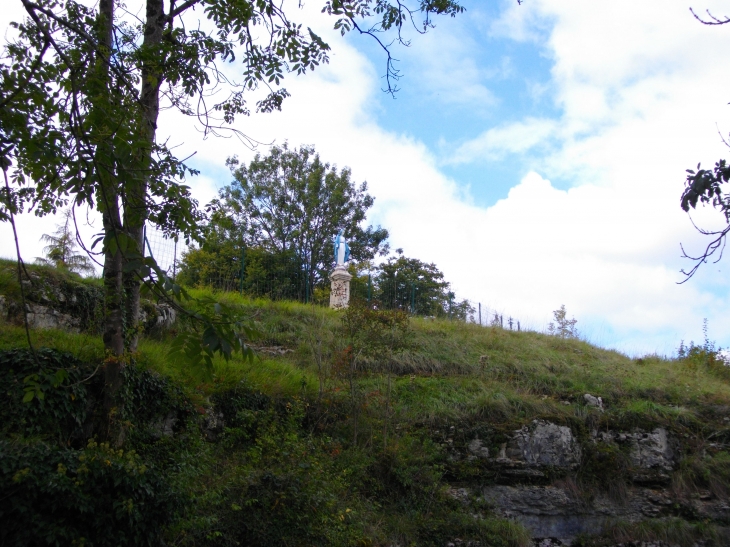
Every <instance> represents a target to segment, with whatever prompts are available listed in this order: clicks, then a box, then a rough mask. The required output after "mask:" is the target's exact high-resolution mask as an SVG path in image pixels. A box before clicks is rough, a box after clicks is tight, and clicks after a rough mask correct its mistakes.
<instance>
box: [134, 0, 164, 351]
mask: <svg viewBox="0 0 730 547" xmlns="http://www.w3.org/2000/svg"><path fill="white" fill-rule="evenodd" d="M165 23H166V16H165V10H164V2H163V0H147V12H146V21H145V31H144V41H143V43H142V50H143V52H144V53H145V54H146V56H147V57H146V61H145V62H144V64H143V65H142V89H141V94H140V105H141V107H142V113H141V114H142V120H141V143H142V145H141V150H140V154H141V158H140V160H141V161H140V163H141V166H142V169H141V170H140V172H141V174H142V175H141V176H140V177H138V178H135V179H134V180H133V181H132V182H131V183H130V184H129V185H128V186H127V188H126V202H125V207H124V228H125V231H126V233H127V234H128V235H129V237H130V238H131V239H132V240H133V241H134V242H135V243H136V244H137V251H138V252H139V253H140V254H143V251H144V225H145V221H146V220H147V212H148V211H147V201H146V200H147V187H148V184H147V179H148V176H149V173H150V167H151V165H152V150H153V147H154V144H155V136H156V132H157V118H158V116H159V113H160V86H161V85H162V79H163V75H162V73H161V71H160V68H159V64H158V63H156V62H155V61H158V60H159V61H162V60H161V59H159V56H158V55H157V54H156V50H157V48H158V46H159V45H160V44H161V43H162V36H163V32H164V30H165ZM140 283H141V279H140V277H139V275H138V272H137V271H136V270H131V271H127V272H125V273H124V291H125V298H126V305H125V312H126V323H127V328H128V335H127V348H128V349H129V351H130V352H134V351H136V350H137V343H138V340H139V331H138V325H139V315H140V295H139V289H140Z"/></svg>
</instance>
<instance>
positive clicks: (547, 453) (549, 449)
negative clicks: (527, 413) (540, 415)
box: [506, 420, 581, 467]
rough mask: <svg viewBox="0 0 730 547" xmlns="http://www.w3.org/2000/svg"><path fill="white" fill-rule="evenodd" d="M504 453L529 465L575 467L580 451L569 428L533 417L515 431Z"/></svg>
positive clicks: (578, 461)
mask: <svg viewBox="0 0 730 547" xmlns="http://www.w3.org/2000/svg"><path fill="white" fill-rule="evenodd" d="M506 456H507V457H508V458H510V459H520V460H522V461H524V462H525V463H526V464H528V465H532V466H538V465H539V466H542V465H544V466H554V467H577V465H578V464H579V463H580V456H581V450H580V445H579V444H578V442H577V440H576V439H575V437H573V432H572V431H571V430H570V428H569V427H566V426H562V425H557V424H554V423H551V422H546V421H544V420H534V421H533V422H532V424H531V425H530V426H525V427H523V428H522V429H519V430H517V431H515V435H514V437H513V438H512V440H511V441H510V442H509V443H508V446H507V450H506Z"/></svg>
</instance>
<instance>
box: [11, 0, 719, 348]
mask: <svg viewBox="0 0 730 547" xmlns="http://www.w3.org/2000/svg"><path fill="white" fill-rule="evenodd" d="M287 1H289V0H287ZM696 1H697V0H689V2H696ZM11 2H12V4H13V5H12V7H10V8H8V9H7V10H4V12H3V14H0V28H6V27H7V22H8V21H9V20H11V19H12V18H14V17H15V18H17V17H18V14H19V13H20V8H19V6H20V0H11ZM289 3H290V4H291V6H292V9H293V11H292V18H295V19H297V18H298V19H299V20H301V21H303V22H305V24H306V25H309V26H311V27H312V28H313V29H315V30H316V31H317V32H318V33H320V34H321V35H322V36H323V37H324V38H325V39H326V40H327V41H328V43H329V44H330V45H331V47H332V53H331V59H330V63H329V64H328V65H326V66H323V67H320V68H318V69H317V70H315V71H314V72H313V73H308V74H306V75H304V76H299V77H288V78H287V80H286V82H285V86H286V88H287V89H288V90H289V92H290V93H291V95H292V96H291V98H289V99H287V100H286V101H285V103H284V107H283V111H282V112H277V113H273V114H265V115H252V116H251V117H248V118H241V119H239V120H237V122H236V129H238V130H240V131H242V132H243V133H245V134H246V135H248V136H249V137H251V138H252V139H255V140H256V141H258V142H259V143H261V144H259V145H258V146H257V147H256V148H255V149H254V150H252V149H250V148H248V147H246V146H245V145H244V143H242V142H241V141H240V140H238V139H236V138H233V137H229V138H208V139H203V138H202V135H201V133H200V131H199V128H196V127H195V124H194V123H193V122H192V121H191V120H190V119H187V118H184V117H182V116H180V115H178V114H176V113H174V112H171V111H168V112H165V113H164V114H163V116H162V117H161V120H160V125H159V127H160V129H159V135H160V136H161V137H162V138H169V143H170V144H174V145H178V146H179V148H178V150H179V153H180V155H181V156H186V155H188V154H191V153H195V156H194V157H193V159H192V164H193V165H194V166H195V167H196V168H198V169H199V170H200V171H201V174H200V176H198V177H195V178H193V179H190V180H188V181H187V182H188V184H190V186H191V187H192V189H193V192H194V195H195V196H196V197H197V199H198V200H199V201H200V202H201V203H207V202H208V201H209V200H210V199H211V198H213V197H214V196H215V195H216V192H217V190H218V189H219V188H221V187H223V186H225V185H226V184H229V183H230V182H231V176H230V173H229V171H228V170H227V168H226V167H225V160H226V158H227V157H230V156H232V155H238V156H239V157H240V159H241V160H242V161H244V162H246V161H249V160H250V159H251V158H252V157H253V155H254V154H255V153H257V152H258V153H262V154H265V153H266V150H267V149H268V145H269V144H281V143H283V142H285V141H288V143H289V144H290V146H299V145H302V144H311V145H314V146H315V147H316V150H317V151H318V152H319V153H320V156H321V157H322V159H323V160H324V161H327V162H330V163H332V164H336V165H337V166H339V167H344V166H348V167H350V168H351V169H352V176H353V179H354V180H355V181H357V182H360V181H367V182H368V185H369V190H370V193H371V194H372V195H373V196H374V197H375V205H374V207H373V209H372V210H371V213H370V215H369V218H368V222H370V223H372V224H376V225H377V224H379V225H382V226H383V227H385V228H387V229H388V230H389V231H390V242H391V247H392V248H398V247H400V248H402V249H403V250H404V252H405V254H406V255H407V256H410V257H416V258H419V259H421V260H423V261H426V262H434V263H435V264H436V265H437V266H438V267H439V268H440V269H441V270H442V271H443V272H444V274H445V276H446V279H447V280H449V281H450V282H451V283H452V286H453V288H454V289H455V291H456V292H457V295H458V296H459V297H461V298H468V299H469V300H471V301H472V302H473V303H481V304H482V308H483V315H484V316H486V315H487V313H495V312H498V313H501V314H503V315H504V316H505V319H506V318H507V317H508V316H511V317H513V318H515V319H518V320H520V321H521V324H522V325H523V326H526V327H529V328H533V329H535V330H545V329H546V327H547V325H548V323H549V322H550V321H551V319H552V311H553V310H556V309H558V308H559V307H560V306H561V305H565V307H566V309H567V311H568V315H569V316H571V317H575V318H576V319H577V320H578V323H577V325H576V326H577V328H578V330H579V332H580V333H581V334H582V336H584V337H585V338H586V339H587V340H588V341H590V342H593V343H596V344H598V345H601V346H603V347H608V348H613V349H617V350H619V351H622V352H625V353H627V354H629V355H632V356H636V355H642V354H648V353H654V352H656V353H659V354H662V355H671V354H673V353H675V352H676V349H677V347H678V346H679V343H680V341H681V340H684V342H685V343H687V342H688V341H690V340H694V341H695V342H698V343H699V342H702V341H703V332H702V326H703V320H704V319H707V325H708V336H709V338H710V339H711V340H713V341H715V342H716V343H717V344H719V345H721V346H723V347H727V346H730V314H728V313H727V311H726V310H727V309H728V307H729V304H730V262H728V261H730V257H729V258H727V259H725V260H723V261H721V262H719V263H717V264H706V265H704V266H703V267H702V268H701V269H700V271H699V272H698V274H697V275H696V276H695V277H694V278H693V279H691V280H689V281H687V282H686V283H684V284H678V282H680V281H682V280H683V279H684V276H683V275H682V274H681V273H680V270H681V269H682V268H685V269H687V268H689V267H691V263H690V262H689V261H687V260H686V259H682V256H681V255H682V253H681V249H680V243H682V244H683V245H684V246H685V248H686V249H687V250H688V252H690V253H691V252H698V251H700V250H701V249H703V248H704V246H703V239H702V238H701V236H699V234H697V233H696V232H695V230H694V228H693V226H692V223H691V221H690V219H689V218H688V216H687V215H686V214H685V213H684V212H683V211H682V210H681V209H680V207H679V198H680V195H681V193H682V189H683V185H684V178H685V170H686V169H688V168H693V167H696V165H697V164H698V163H699V162H701V163H702V165H703V166H705V167H710V166H711V165H712V164H713V163H714V162H715V161H716V160H718V159H720V158H722V157H727V155H728V154H727V150H726V148H725V145H724V143H723V141H722V138H721V135H725V136H727V135H728V133H730V111H729V109H730V107H729V106H728V103H729V102H730V71H728V70H727V69H726V67H727V63H728V61H727V59H726V52H727V51H728V50H729V49H730V25H728V26H726V27H710V26H705V25H702V24H700V23H699V22H698V21H696V20H695V19H694V17H693V16H692V14H691V13H690V10H689V8H690V7H692V8H694V9H695V11H696V12H698V13H704V11H705V10H706V9H709V10H710V11H711V12H712V13H713V14H715V15H717V16H723V15H726V13H725V12H723V11H722V10H723V9H727V6H726V5H725V6H723V4H722V3H721V2H719V1H714V0H712V1H711V0H702V3H688V2H685V0H679V1H677V0H673V1H672V2H666V1H658V0H644V1H642V2H629V1H624V0H615V1H613V2H603V3H598V2H571V1H567V0H525V1H524V2H523V3H522V4H521V5H518V4H517V2H516V1H515V0H490V1H485V0H481V1H477V0H464V2H463V4H464V6H465V7H466V12H465V13H463V14H461V15H459V16H457V17H455V18H453V19H452V18H440V19H439V18H437V19H435V23H436V28H434V29H431V30H430V31H429V32H428V33H427V34H425V35H418V34H417V33H415V32H412V33H411V36H409V38H411V45H410V47H408V48H404V47H394V49H393V52H394V56H395V57H396V58H397V59H399V62H398V64H397V68H398V69H399V70H400V71H401V74H402V78H401V79H400V80H399V82H398V87H399V88H400V90H399V91H398V93H396V95H395V97H392V96H390V95H389V94H387V93H384V92H383V91H382V88H383V86H384V82H383V78H382V77H383V74H384V73H385V56H384V53H383V52H382V50H380V49H379V48H378V46H377V44H375V43H374V42H373V41H372V40H371V39H369V38H368V37H366V36H355V35H352V34H351V35H347V36H345V37H344V38H343V37H341V36H340V35H339V33H338V32H335V31H333V29H332V28H331V27H332V23H333V20H332V19H330V18H328V17H327V16H325V15H323V14H321V13H320V7H321V6H320V4H321V2H320V1H315V0H306V1H304V2H303V7H302V8H301V9H299V8H298V7H297V2H289ZM127 4H128V5H134V4H135V2H133V1H130V2H128V3H127ZM4 7H5V6H4ZM727 14H728V15H730V13H727ZM199 16H200V13H199V12H198V13H191V14H190V15H189V17H191V18H192V19H193V20H195V19H197V17H199ZM238 68H239V67H236V66H235V65H231V66H228V67H226V71H227V73H229V74H231V75H235V74H236V70H237V69H238ZM91 218H93V215H92V216H91ZM693 218H694V220H695V222H697V223H698V224H700V225H702V226H707V227H713V226H715V227H718V226H722V222H721V218H719V215H718V214H713V212H712V211H710V210H703V211H698V212H696V213H694V214H693ZM18 225H19V227H20V230H19V236H20V239H21V246H22V249H23V253H24V254H25V255H26V259H29V258H30V259H32V258H33V257H35V256H40V254H41V252H42V247H43V244H42V243H40V241H39V240H40V236H41V235H42V234H43V233H44V232H46V233H47V232H50V231H52V229H53V225H54V219H52V218H45V219H38V218H36V217H33V216H32V215H25V216H24V217H23V218H19V219H18ZM98 229H99V222H98V221H97V222H96V224H95V226H94V227H84V228H83V229H82V230H83V231H84V234H85V236H87V237H88V235H90V234H91V233H94V231H98ZM11 237H12V234H11V232H10V231H9V227H8V226H6V225H2V226H0V255H2V256H7V257H12V256H13V253H14V249H13V247H12V244H11V242H12V239H11Z"/></svg>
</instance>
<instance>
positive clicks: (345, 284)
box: [330, 265, 352, 310]
mask: <svg viewBox="0 0 730 547" xmlns="http://www.w3.org/2000/svg"><path fill="white" fill-rule="evenodd" d="M351 279H352V275H350V273H349V272H348V271H347V268H345V267H344V266H342V265H338V266H336V267H335V271H333V272H332V273H331V274H330V280H331V281H332V290H331V292H330V308H333V309H336V310H337V309H342V308H346V307H347V306H348V305H349V304H350V280H351Z"/></svg>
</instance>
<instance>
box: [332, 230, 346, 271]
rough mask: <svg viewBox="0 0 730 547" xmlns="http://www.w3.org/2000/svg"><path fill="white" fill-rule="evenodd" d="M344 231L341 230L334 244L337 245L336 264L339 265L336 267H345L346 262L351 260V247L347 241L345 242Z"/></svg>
mask: <svg viewBox="0 0 730 547" xmlns="http://www.w3.org/2000/svg"><path fill="white" fill-rule="evenodd" d="M342 232H343V231H342V230H340V233H339V234H337V237H336V238H335V241H334V244H335V263H336V264H337V266H336V267H344V266H345V262H347V261H348V260H350V246H349V245H348V244H347V241H345V237H344V236H343V234H342Z"/></svg>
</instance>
